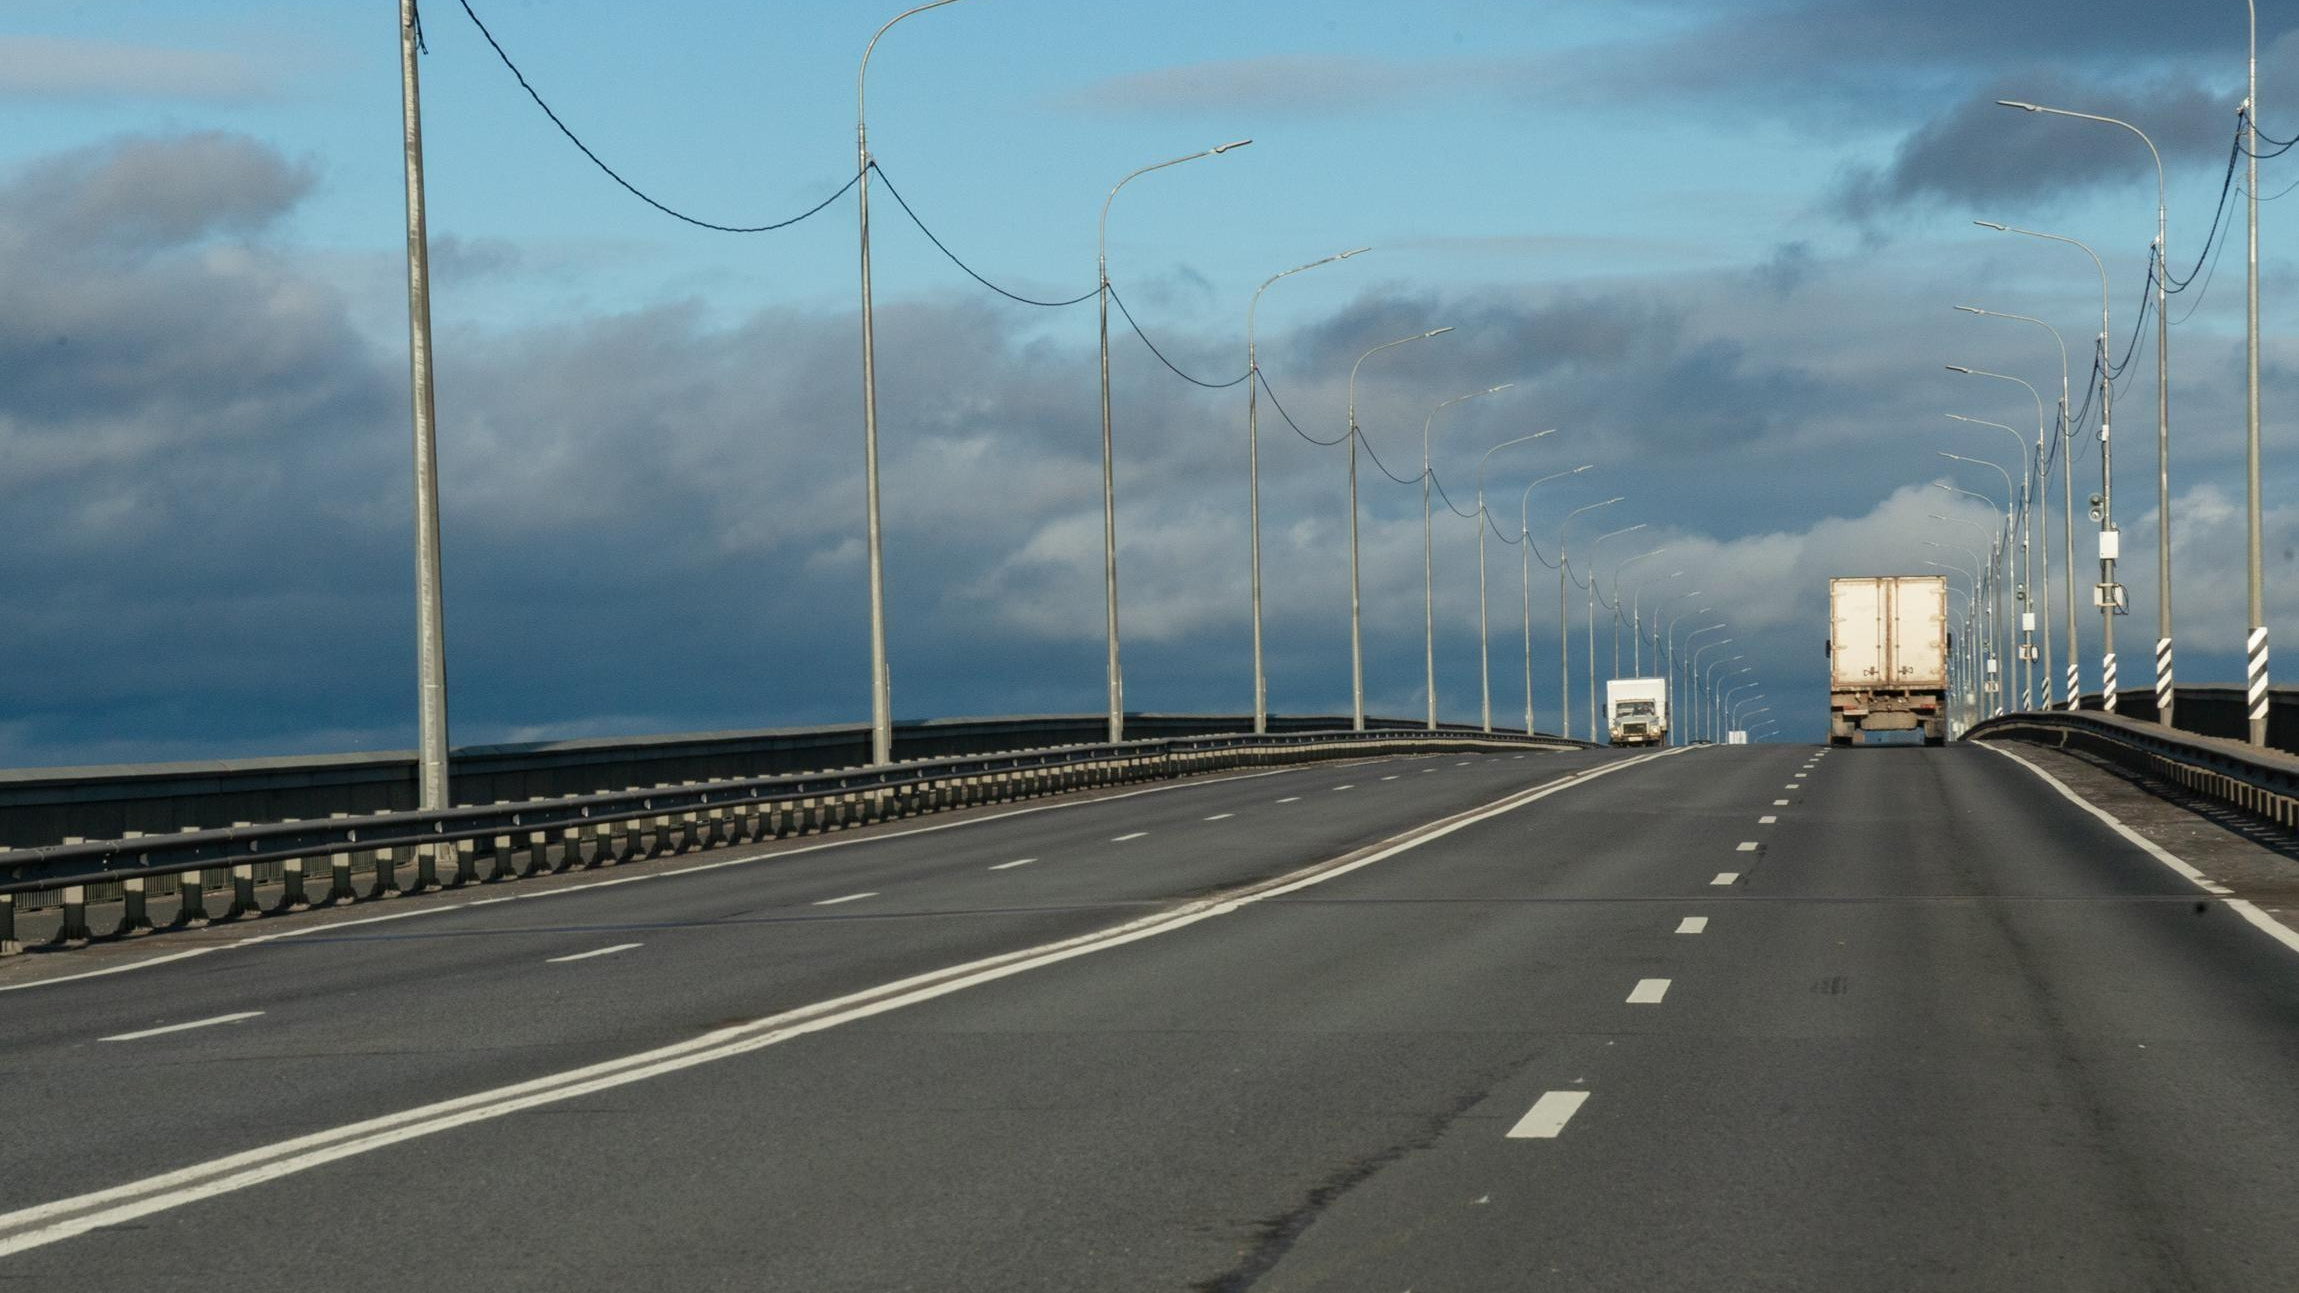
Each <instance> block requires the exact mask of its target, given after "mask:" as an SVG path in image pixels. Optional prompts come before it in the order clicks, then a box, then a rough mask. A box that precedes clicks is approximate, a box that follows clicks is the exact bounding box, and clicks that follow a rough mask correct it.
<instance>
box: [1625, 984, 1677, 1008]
mask: <svg viewBox="0 0 2299 1293" xmlns="http://www.w3.org/2000/svg"><path fill="white" fill-rule="evenodd" d="M1668 984H1669V981H1668V980H1667V979H1638V980H1637V981H1636V986H1635V987H1634V988H1631V989H1629V994H1628V1004H1629V1005H1632V1006H1657V1005H1659V1004H1660V1001H1661V998H1663V997H1665V996H1667V995H1668Z"/></svg>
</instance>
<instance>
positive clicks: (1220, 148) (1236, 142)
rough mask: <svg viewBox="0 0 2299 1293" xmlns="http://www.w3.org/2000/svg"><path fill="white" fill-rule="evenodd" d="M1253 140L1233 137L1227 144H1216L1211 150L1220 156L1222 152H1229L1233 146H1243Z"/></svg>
mask: <svg viewBox="0 0 2299 1293" xmlns="http://www.w3.org/2000/svg"><path fill="white" fill-rule="evenodd" d="M1252 142H1253V141H1252V140H1250V139H1232V140H1230V141H1229V142H1228V143H1226V144H1215V145H1214V146H1213V148H1212V149H1211V150H1210V151H1211V152H1212V153H1213V154H1214V155H1215V156H1216V157H1218V156H1220V155H1221V154H1223V153H1226V152H1228V151H1229V150H1230V149H1232V148H1243V147H1245V146H1246V145H1247V144H1250V143H1252Z"/></svg>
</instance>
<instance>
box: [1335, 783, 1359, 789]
mask: <svg viewBox="0 0 2299 1293" xmlns="http://www.w3.org/2000/svg"><path fill="white" fill-rule="evenodd" d="M1356 788H1357V786H1356V783H1354V782H1352V783H1350V784H1349V785H1346V786H1335V787H1334V789H1335V790H1355V789H1356Z"/></svg>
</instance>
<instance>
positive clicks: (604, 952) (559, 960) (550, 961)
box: [543, 943, 646, 965]
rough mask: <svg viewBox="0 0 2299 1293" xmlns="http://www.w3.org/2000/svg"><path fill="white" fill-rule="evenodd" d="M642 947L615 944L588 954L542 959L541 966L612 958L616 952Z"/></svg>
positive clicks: (639, 944)
mask: <svg viewBox="0 0 2299 1293" xmlns="http://www.w3.org/2000/svg"><path fill="white" fill-rule="evenodd" d="M644 946H646V944H644V943H617V944H615V945H614V946H613V947H597V948H593V949H591V950H590V951H588V952H577V953H575V954H574V955H573V956H553V957H547V958H545V959H544V961H543V964H545V965H565V964H566V963H567V962H569V961H588V960H590V959H591V958H592V957H594V956H613V955H614V954H615V953H617V952H628V951H630V950H631V949H632V948H634V947H644Z"/></svg>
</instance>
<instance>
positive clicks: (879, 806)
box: [0, 731, 1585, 955]
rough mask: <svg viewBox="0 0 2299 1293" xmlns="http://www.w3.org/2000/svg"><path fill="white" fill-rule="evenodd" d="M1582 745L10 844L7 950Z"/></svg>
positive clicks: (1041, 762) (983, 766)
mask: <svg viewBox="0 0 2299 1293" xmlns="http://www.w3.org/2000/svg"><path fill="white" fill-rule="evenodd" d="M1584 747H1585V743H1583V742H1579V741H1564V740H1560V739H1558V738H1555V737H1541V736H1531V737H1528V736H1524V735H1511V734H1508V733H1492V734H1490V735H1488V734H1484V733H1461V732H1444V731H1439V732H1426V731H1424V732H1381V733H1374V732H1302V733H1293V734H1287V735H1271V736H1207V737H1172V738H1167V739H1163V740H1153V741H1133V742H1125V743H1121V744H1118V745H1084V746H1068V747H1062V748H1057V749H1048V750H1035V751H1024V752H1018V753H1012V754H999V755H989V756H974V757H965V758H948V759H931V760H922V761H919V762H915V763H906V764H893V765H888V766H886V767H882V768H872V769H851V770H846V771H842V772H835V773H827V774H784V775H779V776H769V777H753V778H747V779H741V780H728V781H716V782H698V783H692V784H686V785H677V786H662V787H655V788H651V789H639V790H625V791H612V792H606V793H601V794H592V795H577V796H569V797H566V798H561V799H538V800H529V801H525V802H521V803H512V804H492V805H487V806H484V807H470V808H453V809H447V810H443V811H440V812H433V813H422V812H393V813H376V814H372V815H367V816H359V817H351V816H339V817H332V818H328V819H325V820H305V821H287V822H272V823H265V824H261V825H247V826H235V827H228V828H223V829H215V830H194V831H186V832H183V833H180V834H176V835H160V836H144V837H132V838H127V839H118V840H99V841H86V842H76V843H67V844H57V845H50V846H46V847H42V848H32V849H18V850H14V851H9V852H0V955H6V954H10V953H15V952H19V951H21V950H22V946H21V944H20V943H19V942H18V941H17V939H16V929H15V924H16V906H17V901H18V898H19V896H20V895H25V894H32V893H39V892H54V893H56V894H57V896H58V905H60V906H61V907H62V908H63V921H62V925H61V927H60V929H59V930H58V932H57V936H56V938H55V939H54V940H53V941H52V942H51V944H50V945H51V946H76V945H79V944H83V943H86V942H89V941H92V940H94V939H96V938H98V937H99V935H97V934H96V933H95V932H94V931H92V930H91V929H90V928H89V927H88V919H87V907H88V903H89V901H90V895H89V893H88V890H89V889H90V888H91V887H93V886H98V885H103V886H107V887H110V886H117V887H118V890H119V892H118V895H117V896H118V898H119V899H120V901H121V902H122V904H123V906H124V911H123V914H122V919H121V922H120V925H119V927H118V928H117V929H114V930H112V931H110V932H109V933H107V934H104V935H102V936H101V937H103V938H130V937H135V936H137V935H140V934H146V933H150V932H153V931H154V930H155V929H156V928H157V927H156V926H154V925H153V924H152V922H151V919H150V915H149V908H148V899H149V897H150V891H149V888H148V885H149V882H150V881H152V880H154V879H160V878H165V877H177V878H179V880H180V883H179V885H178V889H177V894H178V898H179V908H180V909H179V912H178V914H177V917H176V919H175V920H174V922H172V923H171V924H170V925H169V926H168V928H172V929H183V928H194V927H198V926H201V925H205V924H208V923H209V922H210V921H211V920H216V919H222V920H238V919H245V918H248V917H253V916H260V915H264V914H266V913H267V912H286V911H295V910H301V909H303V908H306V907H312V906H331V905H338V904H343V903H350V902H364V901H368V900H371V899H376V898H383V897H389V896H391V895H393V894H396V893H400V892H417V893H420V892H427V891H430V890H433V889H441V888H460V887H462V886H465V885H470V884H478V883H489V882H496V881H505V880H515V879H518V878H520V877H523V876H534V875H543V874H549V873H554V872H561V871H568V870H574V869H578V868H580V869H591V868H596V867H600V866H605V865H610V864H614V863H622V862H631V861H639V860H644V859H647V858H653V857H661V856H666V855H670V854H676V853H686V852H692V851H695V850H698V849H705V848H715V847H720V846H724V845H730V844H745V843H751V842H754V841H758V840H764V839H779V838H783V837H786V836H791V835H807V834H815V833H819V832H822V831H828V830H834V829H839V828H842V827H849V826H860V825H865V824H868V823H871V822H878V821H886V820H890V819H893V818H898V817H910V816H915V815H918V814H921V813H929V812H937V811H942V810H945V809H950V808H961V807H969V806H972V805H975V804H982V803H998V802H1005V801H1008V800H1013V799H1023V798H1036V797H1038V796H1041V795H1048V794H1058V793H1062V792H1065V791H1071V790H1081V789H1091V788H1096V787H1101V786H1108V785H1117V784H1122V783H1126V782H1134V781H1148V780H1158V779H1163V778H1168V777H1176V776H1182V775H1186V774H1190V773H1204V772H1219V771H1227V770H1229V769H1233V768H1239V767H1259V766H1268V765H1274V764H1283V763H1296V762H1306V761H1309V760H1312V759H1319V758H1340V757H1347V756H1350V755H1353V754H1365V753H1376V752H1377V753H1382V754H1410V753H1420V752H1434V751H1457V750H1462V749H1475V748H1486V749H1491V748H1507V749H1526V748H1532V749H1573V748H1584ZM317 858H324V859H326V867H327V877H326V883H327V886H328V888H327V893H326V894H325V896H324V897H322V898H320V899H318V900H316V901H314V900H313V899H311V898H310V896H309V890H308V887H307V879H308V877H307V873H306V868H305V865H304V864H305V863H307V862H309V861H311V860H313V859H317ZM403 860H404V861H408V862H410V863H412V864H413V867H414V871H415V874H414V878H413V880H412V881H411V882H410V883H409V885H408V886H406V888H404V889H403V888H402V887H401V885H400V884H399V880H398V866H399V864H400V862H401V861H403ZM442 863H445V867H444V868H443V866H442ZM483 863H484V864H485V866H486V870H485V874H481V867H482V864H483ZM265 864H277V866H278V874H277V876H276V879H277V881H278V882H279V883H280V884H281V885H282V886H283V888H284V890H285V892H284V894H283V896H282V897H281V899H280V901H279V903H278V904H277V905H276V906H273V907H270V908H265V907H262V906H261V905H259V904H258V903H257V901H256V894H255V890H256V885H257V875H256V868H257V867H258V866H259V865H265ZM216 869H228V871H229V875H230V881H231V886H232V899H231V904H230V906H229V908H228V909H227V910H226V911H225V912H224V913H223V915H222V916H221V917H211V916H209V915H208V912H207V906H206V881H207V879H208V877H207V876H206V874H205V873H207V872H209V871H211V870H216ZM355 870H365V871H367V872H368V873H369V875H370V877H371V879H372V881H373V883H372V887H371V888H369V889H368V890H367V891H366V892H361V891H360V890H359V889H358V888H357V886H355V885H354V883H353V880H352V876H353V873H354V871H355Z"/></svg>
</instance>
